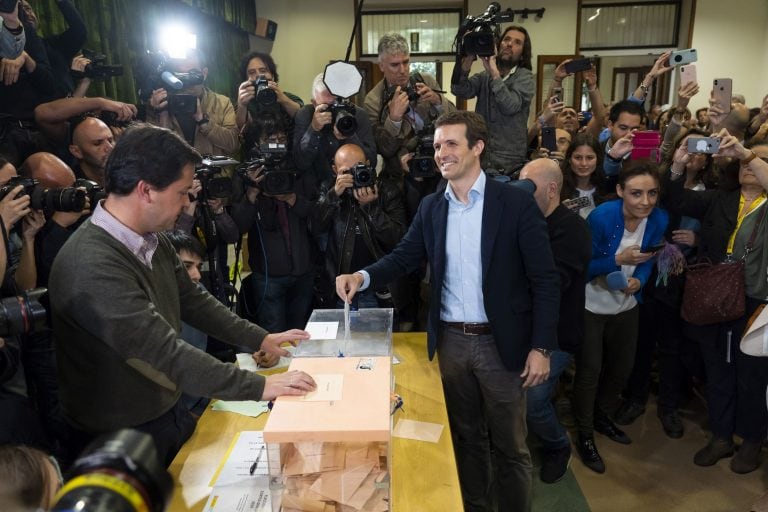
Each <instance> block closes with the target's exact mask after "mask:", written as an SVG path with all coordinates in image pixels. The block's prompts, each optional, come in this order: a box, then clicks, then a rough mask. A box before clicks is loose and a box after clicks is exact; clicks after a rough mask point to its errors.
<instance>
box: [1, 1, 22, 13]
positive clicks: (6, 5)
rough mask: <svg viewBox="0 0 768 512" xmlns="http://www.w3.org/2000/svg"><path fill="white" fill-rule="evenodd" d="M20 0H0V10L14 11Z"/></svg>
mask: <svg viewBox="0 0 768 512" xmlns="http://www.w3.org/2000/svg"><path fill="white" fill-rule="evenodd" d="M18 3H19V0H0V12H14V11H15V10H16V7H17V4H18Z"/></svg>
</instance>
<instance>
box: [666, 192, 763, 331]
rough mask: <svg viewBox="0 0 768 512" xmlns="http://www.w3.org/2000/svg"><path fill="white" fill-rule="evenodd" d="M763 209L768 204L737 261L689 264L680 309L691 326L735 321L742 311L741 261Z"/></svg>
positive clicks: (749, 248)
mask: <svg viewBox="0 0 768 512" xmlns="http://www.w3.org/2000/svg"><path fill="white" fill-rule="evenodd" d="M766 210H768V204H766V205H763V208H762V210H761V211H760V218H759V219H757V222H756V223H755V226H754V228H752V234H751V235H750V236H749V241H748V242H747V245H746V247H745V248H744V256H743V257H742V258H741V259H740V260H738V261H728V262H723V263H720V264H717V265H715V264H713V263H712V262H711V261H709V260H708V259H707V261H705V262H703V263H696V264H694V265H689V266H688V270H687V272H686V273H685V289H684V290H683V305H682V308H681V309H680V316H682V317H683V320H685V321H686V322H689V323H692V324H694V325H709V324H716V323H719V322H728V321H730V320H735V319H737V318H739V317H740V316H742V315H743V314H744V310H745V298H746V292H745V286H744V261H745V260H746V258H747V254H749V253H750V252H751V251H752V248H753V247H754V243H755V237H756V236H757V229H758V228H759V227H760V224H761V223H762V222H763V218H764V217H765V211H766Z"/></svg>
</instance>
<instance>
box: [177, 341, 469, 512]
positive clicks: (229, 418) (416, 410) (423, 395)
mask: <svg viewBox="0 0 768 512" xmlns="http://www.w3.org/2000/svg"><path fill="white" fill-rule="evenodd" d="M393 338H394V339H393V341H394V353H395V355H396V356H397V357H398V358H399V359H400V360H401V361H402V362H401V364H398V365H395V366H394V367H393V368H394V373H395V389H396V392H397V393H398V394H400V395H401V396H402V397H403V401H404V406H403V409H404V411H399V412H397V413H396V416H395V418H394V421H395V422H397V420H398V419H399V418H407V419H412V420H419V421H427V422H431V423H440V424H442V425H444V426H445V429H444V430H443V434H442V435H441V436H440V441H439V442H438V443H436V444H433V443H428V442H424V441H412V440H409V439H399V438H395V437H393V438H392V454H393V455H392V492H391V498H392V503H393V506H392V510H393V511H394V512H406V511H412V510H418V511H420V512H428V511H441V512H442V511H447V510H450V511H461V510H463V508H462V504H461V491H460V489H459V479H458V475H457V473H456V461H455V459H454V456H453V443H452V442H451V433H450V430H449V427H448V416H447V413H446V411H445V398H444V396H443V387H442V385H441V383H440V370H439V368H438V366H437V359H435V360H434V361H431V362H430V361H429V360H428V359H427V349H426V339H425V338H426V335H425V334H424V333H395V334H394V336H393ZM266 417H267V415H266V414H262V415H261V416H259V417H258V418H249V417H246V416H241V415H239V414H234V413H229V412H214V411H212V410H210V409H208V410H207V411H206V412H205V413H204V414H203V415H202V417H201V418H200V421H199V423H198V425H197V429H196V430H195V433H194V434H193V435H192V437H191V438H190V440H189V441H187V443H186V444H185V445H184V447H183V448H182V449H181V451H180V452H179V453H178V455H176V458H175V459H174V461H173V463H172V464H171V467H170V468H169V470H170V472H171V475H172V476H173V479H174V482H175V486H174V491H173V498H172V500H171V504H170V506H169V507H168V510H169V511H170V512H182V511H199V510H202V509H203V506H204V505H205V503H206V501H207V500H208V495H209V494H210V492H211V488H210V487H209V485H208V484H209V483H210V481H211V478H212V477H213V474H214V472H215V471H216V468H217V467H218V465H219V463H220V462H221V459H222V458H223V457H224V454H225V452H226V451H227V448H228V447H229V445H230V443H231V442H232V439H233V437H234V435H235V434H236V433H237V432H240V431H243V430H262V429H263V428H264V424H265V423H266Z"/></svg>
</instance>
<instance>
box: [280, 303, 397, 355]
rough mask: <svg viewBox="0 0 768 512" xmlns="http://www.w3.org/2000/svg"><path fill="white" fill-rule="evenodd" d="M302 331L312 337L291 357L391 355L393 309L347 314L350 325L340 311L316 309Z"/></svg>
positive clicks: (368, 310)
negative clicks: (307, 332)
mask: <svg viewBox="0 0 768 512" xmlns="http://www.w3.org/2000/svg"><path fill="white" fill-rule="evenodd" d="M305 329H306V330H307V331H309V333H310V334H311V335H312V337H311V339H309V340H307V341H304V342H302V343H301V344H299V346H298V347H296V351H295V352H294V357H323V356H325V357H339V356H346V357H349V356H391V355H392V308H370V309H361V310H359V311H350V312H349V323H347V322H346V321H345V318H344V310H343V309H316V310H314V311H312V315H311V316H310V317H309V321H308V322H307V326H306V327H305Z"/></svg>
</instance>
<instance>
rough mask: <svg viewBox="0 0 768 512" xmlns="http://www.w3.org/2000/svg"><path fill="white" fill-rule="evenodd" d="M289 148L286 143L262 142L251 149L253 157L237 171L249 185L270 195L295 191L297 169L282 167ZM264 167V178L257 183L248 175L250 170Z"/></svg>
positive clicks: (262, 174)
mask: <svg viewBox="0 0 768 512" xmlns="http://www.w3.org/2000/svg"><path fill="white" fill-rule="evenodd" d="M287 154H288V150H287V149H286V147H285V144H278V143H274V142H270V143H266V144H261V145H260V146H258V147H256V148H254V149H253V150H252V151H251V155H252V158H251V159H250V160H248V161H247V162H245V163H243V165H241V166H240V167H238V168H237V173H238V174H239V175H240V177H241V178H242V179H243V181H244V182H245V184H246V185H247V186H249V187H257V188H259V189H261V191H262V192H263V193H264V194H265V195H268V196H278V195H281V194H290V193H291V192H293V187H294V184H295V183H296V175H297V173H296V171H294V170H292V169H285V168H282V166H283V164H284V162H285V159H286V156H287ZM259 167H263V168H264V170H263V171H262V172H261V176H263V178H262V179H261V180H260V181H259V182H258V183H257V182H256V181H254V180H252V179H251V178H250V176H248V172H249V171H253V170H256V169H257V168H259Z"/></svg>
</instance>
